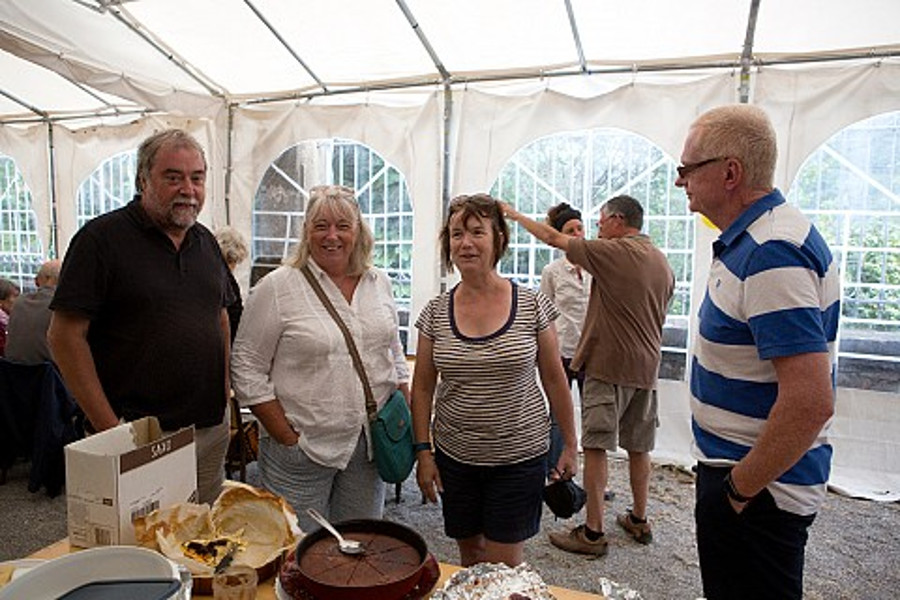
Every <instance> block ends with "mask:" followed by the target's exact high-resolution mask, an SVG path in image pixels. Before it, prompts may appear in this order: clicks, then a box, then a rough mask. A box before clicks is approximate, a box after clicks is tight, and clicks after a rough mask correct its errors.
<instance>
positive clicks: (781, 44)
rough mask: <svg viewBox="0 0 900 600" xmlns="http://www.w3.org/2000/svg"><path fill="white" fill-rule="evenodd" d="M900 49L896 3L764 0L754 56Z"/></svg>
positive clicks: (899, 5)
mask: <svg viewBox="0 0 900 600" xmlns="http://www.w3.org/2000/svg"><path fill="white" fill-rule="evenodd" d="M718 12H721V10H720V11H718ZM898 44H900V2H898V1H897V0H853V1H852V2H842V1H839V0H827V1H824V2H823V0H790V1H789V2H785V1H784V0H781V1H779V2H772V1H771V0H763V2H762V3H761V4H760V9H759V18H758V20H757V25H756V38H755V44H754V51H755V52H756V53H757V54H773V53H779V54H780V53H800V54H815V53H820V52H824V53H834V52H835V51H840V50H853V49H859V48H864V49H871V48H878V47H884V46H887V47H890V46H893V47H894V48H895V49H896V48H897V47H898Z"/></svg>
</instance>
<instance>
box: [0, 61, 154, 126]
mask: <svg viewBox="0 0 900 600" xmlns="http://www.w3.org/2000/svg"><path fill="white" fill-rule="evenodd" d="M0 73H3V74H4V77H3V79H2V83H0V94H3V95H9V96H12V97H14V98H15V99H17V100H18V101H13V100H11V99H9V98H7V97H0V115H21V116H23V117H33V116H34V114H33V113H32V112H31V111H29V109H28V108H27V107H26V106H23V104H24V105H27V106H31V107H34V108H36V109H39V110H49V111H51V112H54V113H58V114H59V113H65V112H71V113H85V112H90V113H93V112H96V111H102V110H106V109H109V108H110V107H112V106H119V107H122V108H129V107H130V108H132V109H136V108H139V107H138V106H137V105H132V104H130V103H128V102H125V101H124V100H122V99H121V98H117V97H115V96H112V95H110V94H104V93H103V92H98V91H95V90H90V91H87V90H85V89H84V88H82V87H79V86H77V85H75V84H73V83H71V82H70V81H68V80H67V79H64V78H62V77H57V76H54V74H53V73H51V72H49V71H48V70H47V69H45V68H44V67H41V66H39V65H36V64H33V63H30V62H28V61H27V60H24V59H21V58H19V57H17V56H14V55H12V54H8V53H6V52H0Z"/></svg>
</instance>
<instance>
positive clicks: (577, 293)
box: [541, 256, 591, 358]
mask: <svg viewBox="0 0 900 600" xmlns="http://www.w3.org/2000/svg"><path fill="white" fill-rule="evenodd" d="M541 291H542V292H544V295H546V296H547V297H548V298H550V299H551V300H552V301H553V304H555V305H556V308H558V309H559V312H560V317H559V318H558V319H557V320H556V334H557V336H558V337H559V353H560V354H561V355H562V356H563V358H572V357H573V356H575V348H576V347H577V346H578V340H580V339H581V329H582V327H583V326H584V315H585V313H586V312H587V305H588V298H589V297H590V295H591V274H590V273H588V272H587V271H585V270H584V269H581V278H579V277H578V271H577V270H576V267H575V265H573V264H572V263H570V262H569V261H568V259H566V257H565V256H561V257H559V258H557V259H556V260H554V261H553V262H551V263H550V264H548V265H547V266H546V267H544V270H543V271H542V272H541Z"/></svg>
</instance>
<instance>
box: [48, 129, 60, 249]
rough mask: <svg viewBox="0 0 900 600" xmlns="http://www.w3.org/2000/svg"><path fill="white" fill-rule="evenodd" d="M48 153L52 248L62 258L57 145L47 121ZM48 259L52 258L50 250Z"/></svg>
mask: <svg viewBox="0 0 900 600" xmlns="http://www.w3.org/2000/svg"><path fill="white" fill-rule="evenodd" d="M47 152H48V157H47V161H48V166H49V167H50V173H49V176H48V178H47V179H48V180H49V182H50V248H53V252H54V254H55V258H62V252H61V251H60V247H59V233H58V232H59V203H58V202H57V199H56V143H55V142H54V141H53V121H47ZM47 250H48V252H47V253H46V258H49V257H50V253H49V248H48V249H47Z"/></svg>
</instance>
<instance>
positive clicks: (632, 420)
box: [581, 376, 659, 452]
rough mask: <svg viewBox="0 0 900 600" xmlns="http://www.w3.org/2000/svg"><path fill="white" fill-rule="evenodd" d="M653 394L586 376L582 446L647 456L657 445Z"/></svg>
mask: <svg viewBox="0 0 900 600" xmlns="http://www.w3.org/2000/svg"><path fill="white" fill-rule="evenodd" d="M656 411H657V399H656V390H647V389H642V388H631V387H624V386H619V385H614V384H611V383H606V382H604V381H601V380H599V379H595V378H593V377H590V376H588V377H587V378H586V380H585V382H584V398H582V400H581V446H582V447H583V448H591V449H599V450H607V451H609V452H614V451H615V450H617V449H618V447H619V446H621V447H622V448H624V449H625V450H629V451H631V452H649V451H651V450H653V448H654V446H655V445H656V428H657V427H659V419H658V418H657V414H656Z"/></svg>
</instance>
